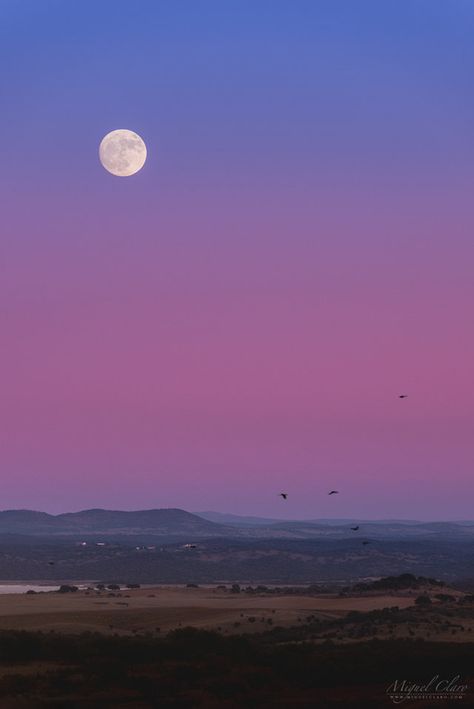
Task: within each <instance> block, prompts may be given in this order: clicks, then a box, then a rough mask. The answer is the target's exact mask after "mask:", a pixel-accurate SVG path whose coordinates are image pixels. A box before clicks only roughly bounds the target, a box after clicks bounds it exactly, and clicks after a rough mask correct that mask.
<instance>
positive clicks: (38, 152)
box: [0, 0, 474, 519]
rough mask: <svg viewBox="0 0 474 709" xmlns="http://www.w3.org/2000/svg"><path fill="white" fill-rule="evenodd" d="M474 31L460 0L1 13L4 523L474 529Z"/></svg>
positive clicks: (48, 5) (25, 7) (15, 5)
mask: <svg viewBox="0 0 474 709" xmlns="http://www.w3.org/2000/svg"><path fill="white" fill-rule="evenodd" d="M473 30H474V7H473V5H472V3H470V2H467V1H465V0H457V2H456V3H453V2H450V1H449V0H444V1H442V2H441V1H438V0H416V1H413V2H408V1H407V2H400V0H396V1H395V0H393V1H392V0H386V1H385V2H383V3H380V2H379V1H378V0H377V1H376V0H374V1H368V0H360V1H359V2H358V3H354V2H352V0H331V1H329V0H327V1H324V0H323V1H321V2H313V1H309V0H308V1H307V2H306V1H304V0H299V2H290V0H286V1H285V2H280V1H279V0H272V2H270V0H268V1H266V0H257V1H255V0H238V1H237V0H235V1H234V0H228V1H227V2H225V3H222V2H221V1H220V0H215V1H210V0H201V2H199V3H195V2H193V0H168V1H163V2H155V1H152V0H142V1H141V2H140V3H136V4H135V5H133V4H130V3H129V2H124V1H122V0H114V2H112V0H103V1H102V2H100V3H98V2H93V1H92V0H81V2H70V3H64V2H60V1H59V0H41V2H38V1H37V0H22V1H21V2H16V1H15V2H13V0H8V1H7V2H4V3H3V6H2V10H1V17H0V96H1V97H2V111H1V112H0V126H1V128H2V135H4V142H3V144H2V170H1V172H0V195H1V233H0V363H1V367H0V393H1V396H0V468H1V473H2V481H3V485H2V500H1V507H2V508H10V507H28V508H35V509H43V510H47V511H52V512H60V511H67V510H76V509H81V508H84V507H98V506H102V507H108V508H112V507H115V508H123V509H134V508H135V509H136V508H143V507H147V508H149V507H183V508H185V509H189V510H205V509H215V510H220V511H229V512H235V513H242V514H261V515H271V516H276V517H278V516H282V517H283V516H286V517H294V518H297V517H306V518H307V517H332V516H334V517H344V516H347V517H366V518H383V517H398V518H403V517H406V518H418V519H435V518H437V519H468V518H470V517H472V500H473V495H474V482H473V480H474V476H473V467H474V414H473V412H474V376H473V363H474V328H473V317H474V316H473V313H474V307H473V304H474V238H473V234H474V208H473V204H474V201H473V197H472V194H473V184H474V183H473V178H474V169H473V165H474V160H473V158H474V139H473V135H474V98H473V96H474V94H473V91H472V86H473V81H474V45H473V43H472V32H473ZM115 128H130V129H132V130H134V131H136V132H138V133H139V134H140V135H141V136H142V137H143V138H144V140H145V141H146V143H147V148H148V160H147V163H146V165H145V167H144V169H143V170H142V171H141V172H140V173H138V174H137V175H135V176H133V177H130V178H116V177H113V176H112V175H110V174H108V173H107V172H106V171H105V170H104V169H103V168H102V167H101V166H100V164H99V161H98V157H97V150H98V145H99V142H100V140H101V138H102V137H103V135H105V133H107V132H109V131H110V130H113V129H115ZM399 393H408V394H409V397H408V399H405V400H399V399H398V398H397V395H398V394H399ZM332 488H336V489H338V490H340V495H338V496H331V497H330V498H328V496H327V491H328V490H330V489H332ZM280 490H284V491H287V492H289V498H288V500H287V502H286V503H285V502H283V501H282V500H281V498H279V497H278V493H279V492H280Z"/></svg>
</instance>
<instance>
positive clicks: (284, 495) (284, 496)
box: [279, 492, 288, 500]
mask: <svg viewBox="0 0 474 709" xmlns="http://www.w3.org/2000/svg"><path fill="white" fill-rule="evenodd" d="M279 497H283V499H284V500H286V498H287V497H288V493H287V492H280V494H279Z"/></svg>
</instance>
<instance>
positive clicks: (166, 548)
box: [0, 509, 474, 584]
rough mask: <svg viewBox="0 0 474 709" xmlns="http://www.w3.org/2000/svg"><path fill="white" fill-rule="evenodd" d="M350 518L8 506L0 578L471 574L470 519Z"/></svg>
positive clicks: (331, 578) (203, 579) (1, 529)
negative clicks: (229, 517)
mask: <svg viewBox="0 0 474 709" xmlns="http://www.w3.org/2000/svg"><path fill="white" fill-rule="evenodd" d="M207 516H208V517H209V516H211V515H210V514H209V513H207ZM217 516H218V515H217ZM354 522H355V520H348V521H347V522H343V521H342V520H331V521H324V522H321V521H281V520H280V521H277V522H275V521H268V520H263V521H260V520H257V521H256V522H252V523H250V522H249V521H248V518H247V521H246V522H244V523H243V524H242V523H240V521H239V524H237V522H236V521H234V523H232V524H229V523H226V524H224V523H222V522H214V521H211V520H209V519H204V518H203V517H201V516H199V515H196V514H191V513H189V512H186V511H184V510H179V509H157V510H144V511H136V512H123V511H109V510H99V509H96V510H86V511H82V512H77V513H68V514H62V515H49V514H46V513H42V512H34V511H29V510H19V511H16V510H10V511H4V512H0V580H3V581H19V580H24V581H35V580H41V581H55V580H56V581H68V580H81V579H84V580H95V581H100V580H106V581H118V582H123V583H128V582H133V581H136V582H138V583H188V582H197V583H215V582H219V581H226V582H231V581H234V582H241V581H243V582H264V583H283V584H286V583H290V582H291V583H319V582H339V583H345V582H350V581H356V580H358V579H364V578H367V577H378V576H385V575H388V574H401V573H406V572H409V573H415V574H421V575H425V576H434V577H437V578H440V579H443V580H445V581H450V582H453V581H459V580H462V579H465V578H467V577H469V576H471V575H472V573H471V572H470V569H472V568H474V546H473V544H472V541H473V539H474V523H470V522H459V523H455V522H414V521H409V522H401V521H387V522H384V521H377V522H368V521H365V522H364V521H361V520H358V521H356V522H357V525H358V526H359V529H358V530H357V531H356V532H354V531H352V530H351V526H354ZM363 542H366V543H365V544H363ZM367 542H368V543H367Z"/></svg>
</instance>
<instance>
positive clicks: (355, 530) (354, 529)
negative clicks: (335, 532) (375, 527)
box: [351, 525, 359, 532]
mask: <svg viewBox="0 0 474 709" xmlns="http://www.w3.org/2000/svg"><path fill="white" fill-rule="evenodd" d="M351 529H352V531H353V532H357V530H358V529H359V525H357V527H351Z"/></svg>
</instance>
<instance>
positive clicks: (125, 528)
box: [0, 509, 229, 538]
mask: <svg viewBox="0 0 474 709" xmlns="http://www.w3.org/2000/svg"><path fill="white" fill-rule="evenodd" d="M5 533H7V534H26V535H28V534H31V535H49V534H52V535H71V534H73V535H81V536H85V535H91V534H94V535H99V534H102V535H111V534H112V535H116V534H125V535H135V534H139V535H144V534H149V535H159V536H161V535H163V536H167V537H169V536H178V537H180V536H183V537H188V536H191V537H201V538H202V537H215V536H223V535H227V536H228V535H229V528H228V527H225V526H224V525H220V524H216V523H214V522H209V521H208V520H205V519H202V518H201V517H198V516H197V515H193V514H191V513H190V512H186V511H185V510H181V509H155V510H138V511H134V512H123V511H120V510H103V509H92V510H83V511H81V512H67V513H65V514H59V515H50V514H47V513H46V512H34V511H30V510H5V511H3V512H0V534H5Z"/></svg>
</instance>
